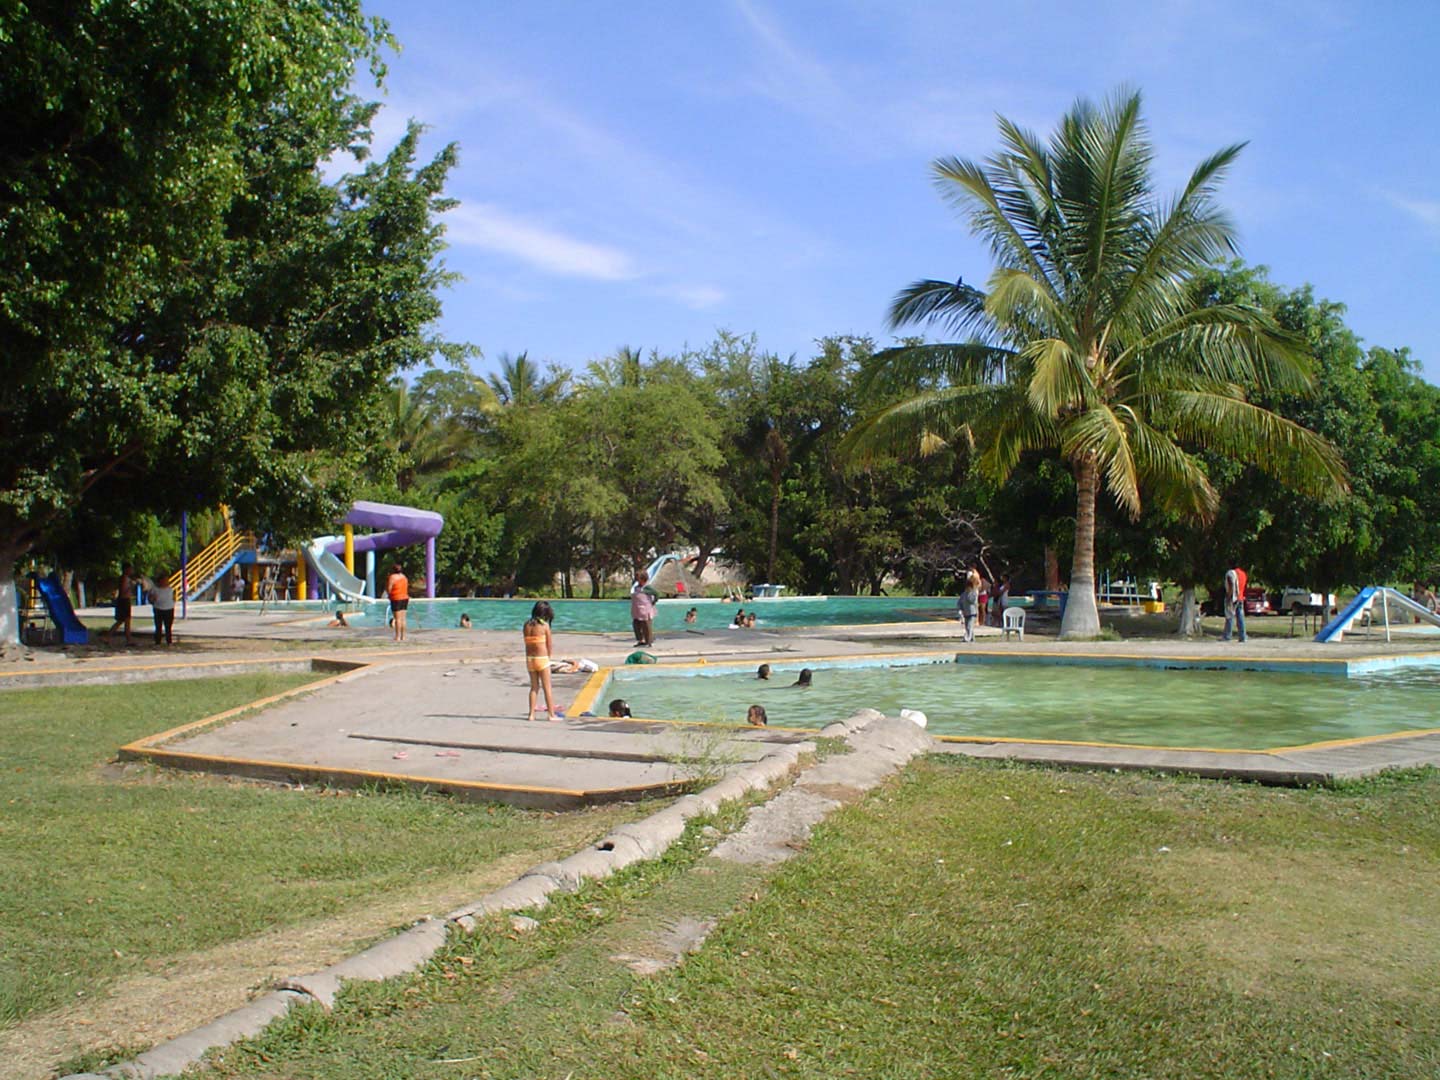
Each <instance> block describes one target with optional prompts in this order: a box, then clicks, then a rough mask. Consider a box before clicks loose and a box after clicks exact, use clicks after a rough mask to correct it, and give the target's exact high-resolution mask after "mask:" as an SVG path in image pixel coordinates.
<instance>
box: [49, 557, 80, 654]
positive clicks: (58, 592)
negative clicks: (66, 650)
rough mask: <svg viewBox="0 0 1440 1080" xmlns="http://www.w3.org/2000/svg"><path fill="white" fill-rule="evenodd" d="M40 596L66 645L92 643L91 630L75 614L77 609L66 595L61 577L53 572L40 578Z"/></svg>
mask: <svg viewBox="0 0 1440 1080" xmlns="http://www.w3.org/2000/svg"><path fill="white" fill-rule="evenodd" d="M39 586H40V598H41V599H42V600H44V601H45V610H46V611H48V612H50V619H51V621H52V622H54V623H55V625H56V626H58V627H59V628H60V634H61V639H60V640H61V641H63V642H64V643H65V644H66V645H88V644H90V631H89V630H86V629H85V624H84V623H82V622H81V621H80V620H79V618H77V617H76V615H75V609H74V608H73V607H71V606H70V597H68V596H66V595H65V587H64V586H63V585H61V584H60V579H59V578H58V577H56V576H55V575H54V574H53V573H51V574H49V575H48V576H46V577H43V578H40V579H39Z"/></svg>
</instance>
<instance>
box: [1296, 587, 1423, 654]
mask: <svg viewBox="0 0 1440 1080" xmlns="http://www.w3.org/2000/svg"><path fill="white" fill-rule="evenodd" d="M1377 604H1378V605H1379V607H1380V610H1381V612H1382V613H1383V615H1384V622H1385V639H1386V640H1387V641H1388V640H1389V639H1390V612H1391V610H1392V609H1393V610H1396V611H1401V612H1404V613H1406V614H1408V615H1413V616H1415V617H1416V618H1417V619H1419V620H1420V621H1421V622H1426V623H1430V624H1431V625H1432V626H1440V615H1437V614H1435V612H1433V611H1431V610H1430V609H1429V608H1427V607H1426V606H1425V605H1424V604H1417V603H1416V602H1415V601H1414V600H1412V599H1411V598H1410V597H1408V596H1406V595H1405V594H1404V593H1402V592H1401V591H1400V590H1399V589H1392V588H1389V587H1388V586H1385V585H1367V586H1366V587H1365V588H1363V589H1361V590H1360V591H1359V592H1358V593H1357V594H1356V595H1355V599H1354V600H1351V601H1350V603H1348V604H1346V605H1345V607H1344V608H1342V609H1341V611H1340V613H1339V614H1338V615H1336V616H1335V618H1333V619H1331V620H1330V622H1329V623H1327V624H1326V625H1325V627H1324V628H1323V629H1322V630H1321V631H1320V632H1319V633H1318V634H1316V635H1315V640H1316V641H1318V642H1320V643H1321V644H1326V645H1329V644H1335V643H1338V642H1339V641H1340V640H1341V639H1343V638H1344V636H1345V633H1346V631H1348V630H1350V628H1351V627H1353V626H1354V625H1355V623H1356V621H1358V620H1359V619H1361V618H1363V617H1364V615H1365V613H1366V612H1369V613H1370V623H1371V625H1374V623H1375V607H1376V605H1377Z"/></svg>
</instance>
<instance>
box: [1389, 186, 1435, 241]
mask: <svg viewBox="0 0 1440 1080" xmlns="http://www.w3.org/2000/svg"><path fill="white" fill-rule="evenodd" d="M1385 201H1386V202H1388V203H1389V204H1390V205H1391V206H1393V207H1395V208H1396V209H1397V210H1401V211H1403V212H1404V213H1406V214H1408V215H1409V216H1410V217H1412V218H1414V219H1415V220H1416V221H1418V222H1419V223H1420V224H1421V225H1423V226H1425V227H1426V228H1427V229H1430V230H1432V231H1434V232H1437V233H1440V200H1437V199H1412V198H1408V197H1407V196H1404V195H1396V194H1395V193H1394V192H1391V191H1387V192H1385Z"/></svg>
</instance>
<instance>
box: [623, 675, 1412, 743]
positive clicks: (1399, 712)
mask: <svg viewBox="0 0 1440 1080" xmlns="http://www.w3.org/2000/svg"><path fill="white" fill-rule="evenodd" d="M771 666H772V668H773V669H774V671H773V674H772V675H771V679H770V681H769V682H761V681H759V680H758V679H756V678H755V676H754V672H753V669H752V670H749V671H746V672H744V673H734V674H732V673H726V674H714V673H713V672H715V671H716V670H718V669H714V668H712V669H711V670H710V671H709V672H706V671H705V669H703V668H701V669H692V670H694V671H696V672H697V673H696V674H686V675H682V674H675V673H669V674H667V673H666V672H665V671H664V670H663V669H657V668H649V669H643V668H636V669H619V670H617V671H616V672H614V674H613V676H612V678H611V681H610V683H609V685H607V687H606V688H605V690H604V692H603V693H602V694H601V696H600V698H599V701H598V703H597V706H596V709H597V711H599V710H601V709H603V707H604V703H605V702H607V701H609V700H610V699H611V698H614V697H623V698H625V699H626V700H627V701H628V702H629V703H630V708H631V710H632V711H633V713H634V715H635V716H637V717H651V718H657V719H659V718H663V719H679V720H698V721H712V722H718V721H728V722H734V723H743V722H744V720H745V712H746V709H747V708H748V707H749V706H750V705H752V704H759V705H763V706H764V707H765V711H766V713H767V714H768V715H769V719H770V723H771V725H772V726H783V727H799V728H817V727H821V726H823V725H824V724H826V723H829V722H830V721H832V720H837V719H841V718H843V717H846V716H848V715H850V713H852V712H853V711H854V710H855V709H857V708H861V707H865V706H869V707H871V708H875V709H879V710H881V711H882V712H885V713H888V714H890V715H892V716H893V715H895V714H897V713H898V712H899V711H900V710H901V709H902V708H908V709H919V710H921V711H922V712H924V713H925V714H926V716H927V717H928V718H929V721H930V724H929V731H930V732H931V733H932V734H936V735H970V736H987V737H993V738H1018V739H1042V740H1063V741H1067V742H1102V743H1122V744H1128V745H1143V746H1167V747H1209V748H1214V749H1231V750H1241V749H1262V748H1273V747H1280V746H1294V745H1299V744H1304V743H1313V742H1325V741H1329V740H1332V739H1354V738H1361V737H1364V736H1371V735H1386V734H1392V733H1395V732H1399V731H1413V730H1420V729H1427V728H1436V727H1440V669H1436V668H1406V669H1402V670H1399V671H1392V672H1386V673H1384V674H1375V675H1364V676H1357V677H1352V678H1345V677H1343V676H1336V675H1299V674H1291V673H1287V672H1256V671H1205V670H1190V671H1174V670H1161V669H1157V668H1144V667H1136V668H1117V667H1081V666H1065V667H1058V666H1046V665H1037V664H1004V663H995V664H984V665H972V664H957V663H954V662H951V661H948V660H938V659H937V660H934V661H927V662H923V663H913V662H911V663H907V664H906V665H905V666H889V665H886V666H868V667H844V666H825V665H823V664H816V663H810V664H808V665H802V664H800V663H795V664H790V663H786V664H784V665H781V664H774V663H772V665H771ZM801 666H809V667H810V668H811V669H812V670H813V671H814V684H813V685H812V686H811V687H810V688H809V689H800V688H795V687H792V686H791V685H790V684H792V683H793V682H794V681H795V674H796V671H797V670H798V669H799V668H800V667H801Z"/></svg>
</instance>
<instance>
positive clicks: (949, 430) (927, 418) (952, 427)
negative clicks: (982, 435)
mask: <svg viewBox="0 0 1440 1080" xmlns="http://www.w3.org/2000/svg"><path fill="white" fill-rule="evenodd" d="M997 389H998V388H997V387H993V386H974V385H970V386H951V387H944V388H941V389H938V390H927V391H923V392H921V393H918V394H915V395H913V396H911V397H908V398H906V399H904V400H903V401H897V402H894V403H893V404H890V405H887V406H885V407H884V408H881V409H877V410H876V411H875V412H873V413H871V414H870V415H868V416H866V417H864V418H863V419H861V420H860V421H859V422H857V423H856V424H855V426H854V427H852V428H851V429H850V431H849V432H848V433H847V434H846V435H845V438H844V439H842V440H841V442H840V453H841V455H842V456H844V457H848V458H851V459H852V460H854V461H856V462H858V463H859V464H862V465H865V464H870V463H873V462H874V461H877V460H879V459H880V458H882V457H884V456H886V455H887V454H898V455H901V456H915V455H916V454H918V453H919V452H920V451H921V450H922V449H923V448H924V447H926V446H930V447H933V446H934V445H935V444H934V441H933V440H934V437H935V436H939V437H940V438H942V439H945V440H946V441H947V442H951V441H953V440H954V437H955V434H956V433H962V437H963V438H966V439H968V438H969V436H968V434H963V429H964V428H966V427H967V426H968V425H969V423H970V422H971V420H972V419H973V418H975V417H976V416H980V415H983V414H984V413H985V412H986V411H987V404H988V399H990V398H993V397H994V395H995V393H996V391H997Z"/></svg>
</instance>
